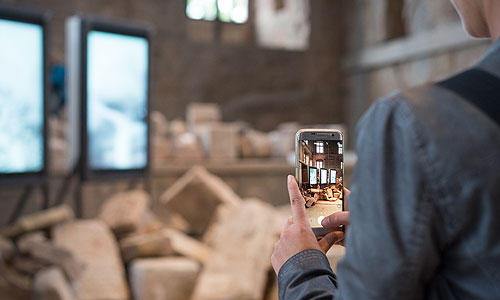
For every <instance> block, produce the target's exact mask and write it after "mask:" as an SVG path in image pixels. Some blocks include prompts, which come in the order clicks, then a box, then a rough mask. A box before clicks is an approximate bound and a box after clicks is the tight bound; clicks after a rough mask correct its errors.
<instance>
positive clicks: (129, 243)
mask: <svg viewBox="0 0 500 300" xmlns="http://www.w3.org/2000/svg"><path fill="white" fill-rule="evenodd" d="M120 249H121V252H122V256H123V259H124V260H125V261H130V260H132V259H134V258H137V257H156V256H168V255H172V254H174V252H173V250H172V246H171V244H170V239H169V237H168V235H167V234H166V233H165V232H164V231H163V230H157V231H153V232H149V233H145V234H138V235H133V236H130V237H127V238H124V239H122V240H121V241H120Z"/></svg>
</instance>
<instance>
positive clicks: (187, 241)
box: [164, 228, 213, 264]
mask: <svg viewBox="0 0 500 300" xmlns="http://www.w3.org/2000/svg"><path fill="white" fill-rule="evenodd" d="M164 232H165V233H166V234H167V235H168V237H169V239H170V246H171V247H172V250H173V251H174V252H175V253H177V254H180V255H182V256H185V257H189V258H192V259H195V260H197V261H199V262H201V263H203V264H205V263H207V262H208V260H209V259H210V258H211V257H212V255H213V251H212V249H211V248H210V247H208V246H206V245H205V244H203V243H201V242H200V241H198V240H196V239H194V238H192V237H190V236H188V235H186V234H184V233H183V232H181V231H178V230H175V229H171V228H167V229H165V230H164Z"/></svg>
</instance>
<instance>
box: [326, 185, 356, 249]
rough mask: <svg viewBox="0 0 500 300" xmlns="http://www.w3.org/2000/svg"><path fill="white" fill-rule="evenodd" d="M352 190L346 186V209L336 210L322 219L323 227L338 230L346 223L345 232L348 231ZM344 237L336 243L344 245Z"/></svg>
mask: <svg viewBox="0 0 500 300" xmlns="http://www.w3.org/2000/svg"><path fill="white" fill-rule="evenodd" d="M350 193H351V191H349V190H348V189H346V188H344V211H342V212H336V213H333V214H331V215H329V216H328V217H326V218H324V219H323V220H322V221H321V225H322V226H323V228H325V229H327V230H336V229H337V228H338V227H339V226H341V225H344V232H346V231H347V226H348V225H349V194H350ZM344 242H345V240H344V238H342V239H341V240H339V241H337V242H336V244H339V245H342V246H344Z"/></svg>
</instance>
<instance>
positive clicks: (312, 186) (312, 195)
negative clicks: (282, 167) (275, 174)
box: [295, 129, 344, 236]
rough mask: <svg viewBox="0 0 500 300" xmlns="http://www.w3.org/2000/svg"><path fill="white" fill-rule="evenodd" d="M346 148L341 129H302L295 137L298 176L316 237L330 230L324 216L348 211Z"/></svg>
mask: <svg viewBox="0 0 500 300" xmlns="http://www.w3.org/2000/svg"><path fill="white" fill-rule="evenodd" d="M343 149H344V145H343V135H342V132H340V131H339V130H333V129H301V130H299V131H297V134H296V136H295V164H296V171H295V173H296V174H295V177H296V178H297V183H298V185H299V189H300V192H301V193H302V196H303V197H304V205H305V207H306V216H307V220H308V222H309V224H310V225H311V227H312V230H313V232H314V234H315V235H316V236H323V235H325V234H326V233H328V232H327V230H326V229H324V228H323V226H321V220H323V218H325V217H326V216H329V215H331V214H333V213H335V212H339V211H343V210H344V185H343V182H344V180H343V179H344V151H343ZM339 230H342V228H341V227H339Z"/></svg>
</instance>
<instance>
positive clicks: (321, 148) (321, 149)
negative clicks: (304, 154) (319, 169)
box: [316, 142, 325, 153]
mask: <svg viewBox="0 0 500 300" xmlns="http://www.w3.org/2000/svg"><path fill="white" fill-rule="evenodd" d="M316 153H325V144H324V143H323V142H316Z"/></svg>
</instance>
